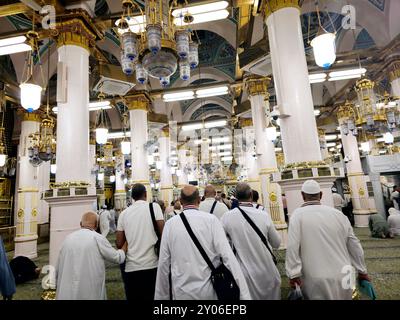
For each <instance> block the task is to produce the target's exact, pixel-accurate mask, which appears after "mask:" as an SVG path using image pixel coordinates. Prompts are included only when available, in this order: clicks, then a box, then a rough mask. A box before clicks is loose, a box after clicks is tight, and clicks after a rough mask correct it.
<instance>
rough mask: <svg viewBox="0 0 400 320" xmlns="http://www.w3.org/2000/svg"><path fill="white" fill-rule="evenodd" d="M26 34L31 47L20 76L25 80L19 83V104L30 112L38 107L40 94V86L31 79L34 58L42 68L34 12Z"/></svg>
mask: <svg viewBox="0 0 400 320" xmlns="http://www.w3.org/2000/svg"><path fill="white" fill-rule="evenodd" d="M26 36H27V38H28V41H29V44H30V46H31V47H32V51H29V53H28V58H27V62H26V64H25V68H24V73H23V77H22V78H23V79H25V80H24V81H23V82H22V83H21V84H20V85H19V87H20V89H21V106H22V107H23V108H24V109H26V110H27V111H28V112H32V111H35V110H37V109H39V107H40V103H41V95H42V87H41V86H39V85H37V84H35V83H34V81H33V67H34V58H37V59H38V62H39V63H38V65H39V68H42V67H41V61H40V52H39V47H38V38H39V34H38V33H37V32H36V31H35V14H34V15H33V20H32V31H29V32H28V33H27V35H26ZM40 74H41V75H43V72H40ZM42 80H43V79H42ZM43 83H44V81H43Z"/></svg>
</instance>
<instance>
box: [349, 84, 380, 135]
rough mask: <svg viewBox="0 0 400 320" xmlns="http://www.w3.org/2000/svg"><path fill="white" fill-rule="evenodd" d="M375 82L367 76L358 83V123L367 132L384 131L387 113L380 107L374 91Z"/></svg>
mask: <svg viewBox="0 0 400 320" xmlns="http://www.w3.org/2000/svg"><path fill="white" fill-rule="evenodd" d="M374 86H375V83H374V82H373V81H371V80H369V79H367V78H364V79H361V80H359V81H357V83H356V88H355V89H356V92H357V96H358V104H357V105H356V111H357V112H356V124H357V125H358V126H361V127H362V129H363V130H365V131H366V132H376V131H384V127H385V126H386V123H387V120H386V113H385V110H384V109H383V108H378V106H377V101H376V95H375V92H374Z"/></svg>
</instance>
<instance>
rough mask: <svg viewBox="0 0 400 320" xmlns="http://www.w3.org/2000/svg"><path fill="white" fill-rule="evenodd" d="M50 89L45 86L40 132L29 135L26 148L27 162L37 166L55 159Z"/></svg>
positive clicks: (48, 67)
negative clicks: (43, 111) (43, 114)
mask: <svg viewBox="0 0 400 320" xmlns="http://www.w3.org/2000/svg"><path fill="white" fill-rule="evenodd" d="M49 72H50V50H48V55H47V79H48V84H49V81H50V73H49ZM49 103H50V87H49V85H48V86H47V105H46V115H45V117H44V118H43V120H42V122H41V123H40V131H39V132H36V133H34V134H31V135H29V138H30V140H31V141H30V147H29V148H28V155H29V162H30V163H31V164H32V165H34V166H38V165H40V164H41V163H42V161H45V162H47V161H50V160H53V159H55V153H56V139H55V136H54V126H55V121H54V118H53V117H50V115H49V111H50V105H49Z"/></svg>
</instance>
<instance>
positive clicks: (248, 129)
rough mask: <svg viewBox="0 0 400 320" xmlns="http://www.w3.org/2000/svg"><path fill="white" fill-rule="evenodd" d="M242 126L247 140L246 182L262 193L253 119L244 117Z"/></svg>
mask: <svg viewBox="0 0 400 320" xmlns="http://www.w3.org/2000/svg"><path fill="white" fill-rule="evenodd" d="M241 127H242V129H243V136H244V141H245V146H244V148H245V149H244V160H245V161H244V162H245V168H246V172H247V180H246V182H247V183H248V184H249V185H250V187H251V188H252V189H253V190H256V191H257V192H258V193H259V194H261V185H260V177H259V175H258V164H257V159H256V157H255V156H254V152H255V151H256V149H255V132H254V128H253V121H252V120H251V119H242V120H241Z"/></svg>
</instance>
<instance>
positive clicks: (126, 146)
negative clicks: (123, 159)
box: [121, 112, 131, 155]
mask: <svg viewBox="0 0 400 320" xmlns="http://www.w3.org/2000/svg"><path fill="white" fill-rule="evenodd" d="M122 122H123V126H124V127H123V131H124V138H123V140H122V141H121V152H122V154H124V155H128V154H130V153H131V142H130V141H128V139H127V137H126V126H127V123H128V113H127V112H125V113H124V114H123V116H122Z"/></svg>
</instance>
